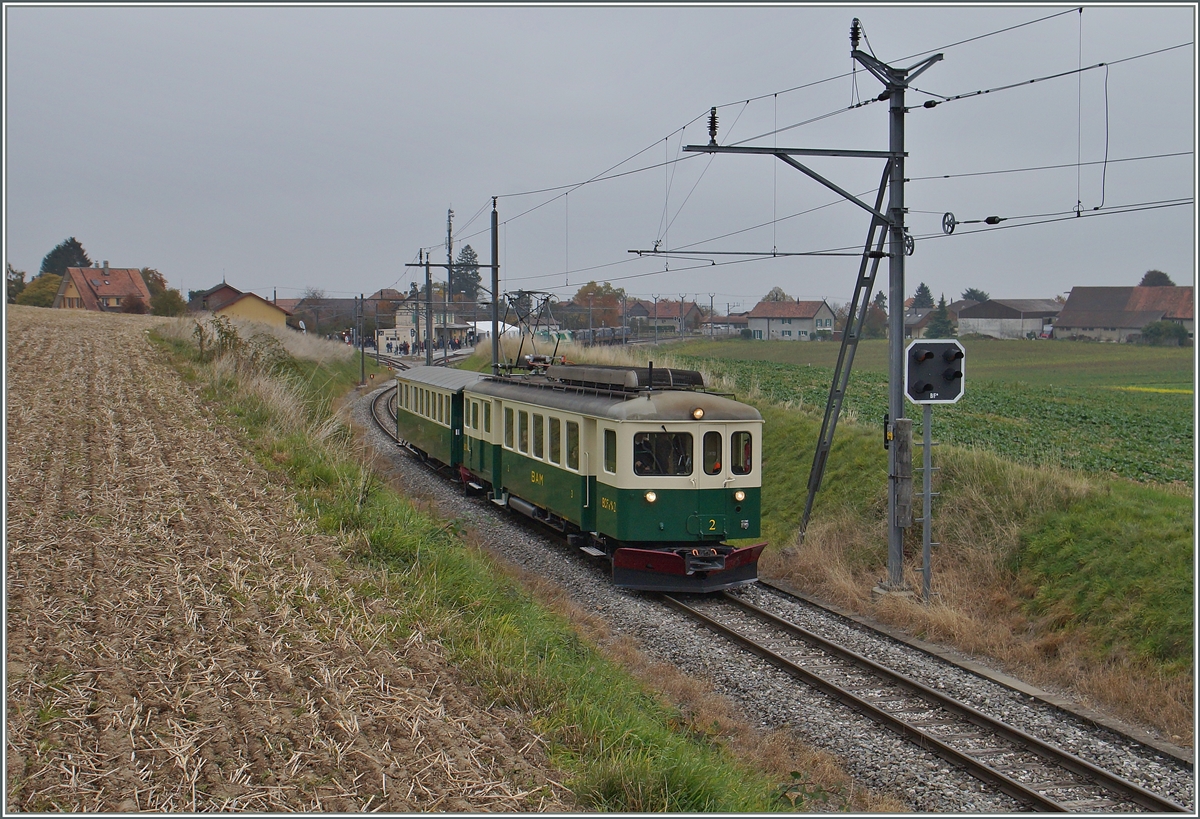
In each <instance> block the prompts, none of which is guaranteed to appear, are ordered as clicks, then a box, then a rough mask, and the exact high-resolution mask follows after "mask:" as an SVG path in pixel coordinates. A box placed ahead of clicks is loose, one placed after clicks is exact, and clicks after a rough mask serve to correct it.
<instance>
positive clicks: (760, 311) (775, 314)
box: [747, 301, 826, 319]
mask: <svg viewBox="0 0 1200 819" xmlns="http://www.w3.org/2000/svg"><path fill="white" fill-rule="evenodd" d="M825 306H826V305H825V302H823V301H760V302H759V303H758V304H756V305H754V309H753V310H751V311H750V312H749V313H748V314H747V315H748V316H749V317H750V318H752V319H760V318H761V319H765V318H801V319H808V318H816V315H817V311H819V310H820V309H821V308H822V307H825Z"/></svg>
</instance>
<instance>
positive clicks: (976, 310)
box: [958, 299, 1063, 338]
mask: <svg viewBox="0 0 1200 819" xmlns="http://www.w3.org/2000/svg"><path fill="white" fill-rule="evenodd" d="M1062 309H1063V305H1062V303H1061V302H1057V301H1055V300H1054V299H989V300H988V301H984V302H980V303H978V304H976V305H974V306H973V307H965V308H963V309H962V310H960V311H959V312H958V334H959V335H962V336H965V335H971V334H975V335H981V336H991V337H992V338H1031V337H1032V338H1037V337H1038V336H1040V335H1042V334H1043V333H1049V332H1050V330H1051V328H1052V327H1053V325H1054V324H1055V319H1056V318H1057V317H1058V314H1059V311H1061V310H1062Z"/></svg>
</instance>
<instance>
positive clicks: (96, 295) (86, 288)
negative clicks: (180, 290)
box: [50, 261, 150, 312]
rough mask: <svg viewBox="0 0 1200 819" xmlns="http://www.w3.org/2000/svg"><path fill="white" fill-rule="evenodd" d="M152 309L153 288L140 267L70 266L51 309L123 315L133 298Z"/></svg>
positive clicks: (146, 307)
mask: <svg viewBox="0 0 1200 819" xmlns="http://www.w3.org/2000/svg"><path fill="white" fill-rule="evenodd" d="M134 297H136V298H138V299H140V300H141V302H142V304H143V305H144V306H145V311H144V312H149V310H150V288H149V287H147V286H146V281H145V280H144V279H143V278H142V273H141V271H140V270H139V269H138V268H136V267H109V266H108V262H107V261H105V262H104V266H103V267H100V266H98V265H97V266H95V267H68V268H67V272H66V274H65V275H64V276H63V278H62V283H60V284H59V286H58V293H56V294H55V296H54V301H53V303H51V305H50V306H51V307H54V308H59V309H63V310H96V311H100V312H120V311H121V310H122V308H124V307H128V300H129V299H130V298H134Z"/></svg>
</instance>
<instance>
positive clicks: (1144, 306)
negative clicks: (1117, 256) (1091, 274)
mask: <svg viewBox="0 0 1200 819" xmlns="http://www.w3.org/2000/svg"><path fill="white" fill-rule="evenodd" d="M1193 310H1194V296H1193V292H1192V288H1190V287H1076V288H1073V289H1072V290H1071V294H1070V296H1068V297H1067V303H1066V304H1065V305H1064V306H1063V308H1062V312H1061V313H1060V314H1059V316H1058V321H1056V322H1055V325H1054V336H1055V338H1090V339H1095V340H1097V341H1116V342H1124V341H1136V340H1137V338H1138V337H1139V336H1140V335H1141V332H1142V328H1143V327H1145V326H1146V325H1147V324H1151V323H1152V322H1156V321H1170V322H1174V323H1176V324H1180V325H1182V326H1183V327H1184V329H1186V330H1187V334H1188V338H1189V339H1190V338H1193V334H1194V319H1193Z"/></svg>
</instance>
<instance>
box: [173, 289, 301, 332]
mask: <svg viewBox="0 0 1200 819" xmlns="http://www.w3.org/2000/svg"><path fill="white" fill-rule="evenodd" d="M188 309H190V310H193V311H196V310H208V311H209V312H211V313H212V314H213V315H216V316H226V317H228V318H231V319H240V320H242V321H256V322H258V323H260V324H267V325H270V326H272V327H286V326H287V320H288V318H290V317H291V315H292V314H291V312H290V311H288V310H285V309H284V308H282V307H280V306H279V305H278V304H275V303H272V302H269V301H267V300H266V299H264V298H263V297H262V296H258V295H255V294H254V293H243V292H242V291H241V290H238V289H237V288H236V287H234V286H233V285H231V284H226V283H225V282H221V283H220V284H218V285H216V286H215V287H210V288H209V289H208V290H205V291H204V292H203V293H201V294H200V295H198V296H196V297H195V298H193V299H192V300H191V301H190V302H188Z"/></svg>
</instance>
